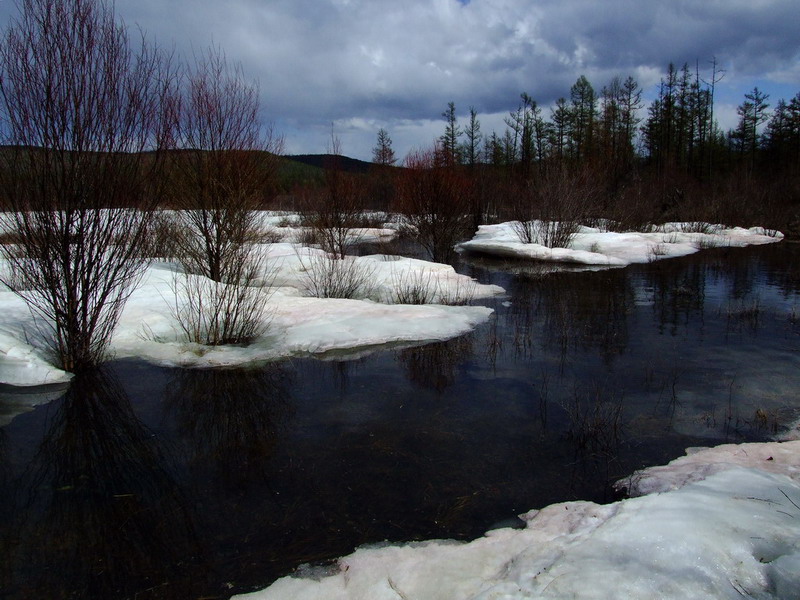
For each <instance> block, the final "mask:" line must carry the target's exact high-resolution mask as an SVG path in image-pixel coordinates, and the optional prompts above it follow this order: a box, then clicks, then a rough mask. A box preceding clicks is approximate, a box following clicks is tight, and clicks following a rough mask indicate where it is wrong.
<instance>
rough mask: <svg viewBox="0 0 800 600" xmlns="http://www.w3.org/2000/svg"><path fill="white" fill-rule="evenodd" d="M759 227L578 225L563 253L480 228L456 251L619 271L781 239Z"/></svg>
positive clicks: (506, 226)
mask: <svg viewBox="0 0 800 600" xmlns="http://www.w3.org/2000/svg"><path fill="white" fill-rule="evenodd" d="M769 233H770V232H768V231H766V230H765V229H764V228H763V227H751V228H750V229H744V228H742V227H733V228H726V227H724V226H723V225H710V224H707V223H700V224H697V223H665V224H664V225H660V226H658V227H656V228H654V230H653V231H651V232H648V233H638V232H626V233H616V232H612V231H604V230H601V229H598V228H594V227H585V226H581V227H580V228H579V229H578V233H576V234H575V235H574V236H573V238H572V241H571V242H570V244H569V247H568V248H547V247H546V246H542V245H539V244H526V243H523V242H520V240H519V237H518V235H517V233H516V231H515V229H514V223H513V222H507V223H500V224H499V225H481V226H480V227H479V228H478V233H476V234H475V237H473V238H472V240H470V241H467V242H463V243H461V244H459V246H458V247H459V249H461V250H466V251H469V252H479V253H482V254H489V255H493V256H500V257H505V258H518V259H526V260H537V261H548V262H561V263H577V264H584V265H598V266H605V267H624V266H627V265H630V264H634V263H647V262H653V261H656V260H662V259H665V258H674V257H678V256H686V255H688V254H693V253H695V252H697V251H698V250H700V249H703V248H714V247H724V246H726V247H742V246H749V245H754V244H770V243H774V242H778V241H780V240H781V239H783V234H782V233H780V232H772V233H774V235H769Z"/></svg>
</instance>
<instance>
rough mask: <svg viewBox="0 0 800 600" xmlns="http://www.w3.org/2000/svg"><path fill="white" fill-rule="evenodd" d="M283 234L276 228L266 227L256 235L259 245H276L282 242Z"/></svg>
mask: <svg viewBox="0 0 800 600" xmlns="http://www.w3.org/2000/svg"><path fill="white" fill-rule="evenodd" d="M283 237H284V236H283V233H281V231H280V230H279V229H278V228H277V227H267V228H266V229H264V230H262V231H261V232H260V233H259V234H258V242H259V243H261V244H278V243H280V242H282V241H283Z"/></svg>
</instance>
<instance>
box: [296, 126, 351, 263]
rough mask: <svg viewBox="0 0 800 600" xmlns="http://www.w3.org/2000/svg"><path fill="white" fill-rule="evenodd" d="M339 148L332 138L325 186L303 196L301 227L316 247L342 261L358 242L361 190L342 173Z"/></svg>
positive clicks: (325, 166) (332, 136)
mask: <svg viewBox="0 0 800 600" xmlns="http://www.w3.org/2000/svg"><path fill="white" fill-rule="evenodd" d="M341 158H342V157H341V144H340V142H339V139H338V138H337V137H336V136H335V135H331V154H330V155H329V156H328V157H327V159H326V162H325V164H324V170H325V173H324V175H325V184H324V185H323V186H322V187H321V188H318V189H312V190H305V191H304V192H303V193H302V196H301V198H302V203H303V205H304V212H303V217H302V224H303V225H304V226H305V227H308V228H309V229H310V230H311V231H312V232H313V235H314V239H315V241H316V243H317V244H318V245H319V246H320V247H321V248H322V249H323V250H324V251H325V252H328V253H329V254H332V255H335V256H336V257H338V258H344V257H345V256H346V255H347V250H348V249H349V248H350V247H352V246H354V245H356V244H358V243H359V242H360V241H361V237H362V236H361V234H360V231H359V230H360V228H361V227H363V223H364V208H365V205H366V203H365V201H366V198H365V195H364V187H363V185H362V184H361V182H359V181H357V180H356V179H355V177H354V176H353V175H350V174H348V173H345V172H344V171H343V170H342V169H341V165H340V162H341Z"/></svg>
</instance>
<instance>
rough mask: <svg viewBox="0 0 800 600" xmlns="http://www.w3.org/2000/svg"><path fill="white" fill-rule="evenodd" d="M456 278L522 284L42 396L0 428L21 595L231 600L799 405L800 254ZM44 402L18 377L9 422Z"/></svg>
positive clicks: (502, 513) (772, 428)
mask: <svg viewBox="0 0 800 600" xmlns="http://www.w3.org/2000/svg"><path fill="white" fill-rule="evenodd" d="M459 268H460V270H461V271H462V272H466V273H469V274H470V275H472V276H474V277H476V278H477V279H478V280H479V281H481V282H483V283H496V284H499V285H501V286H503V287H505V288H506V290H507V291H508V293H507V295H506V296H504V297H499V298H497V299H494V300H492V301H490V302H489V305H490V306H492V307H493V308H494V309H495V311H496V313H495V317H494V318H493V319H492V320H491V321H490V322H489V323H488V324H487V325H484V326H481V327H480V328H479V329H478V330H476V331H475V332H474V333H472V334H470V335H468V336H464V337H461V338H457V339H454V340H451V341H448V342H444V343H434V344H430V345H426V346H420V347H411V348H388V349H384V350H382V351H380V352H377V353H374V354H370V355H367V356H363V357H353V356H350V357H346V356H332V357H329V358H330V360H326V361H320V360H317V359H299V358H298V359H293V360H290V361H285V362H281V363H273V364H267V365H263V366H260V367H258V368H251V369H237V370H219V371H205V370H180V369H167V368H159V367H154V366H152V365H149V364H146V363H143V362H139V361H132V360H125V361H117V362H113V363H109V364H108V365H106V366H105V367H104V368H103V369H102V370H101V371H100V372H98V373H96V374H94V375H92V376H88V377H82V378H78V379H76V380H75V381H74V382H73V384H72V385H71V386H70V387H69V389H68V390H67V392H66V393H64V394H62V393H61V391H59V390H44V391H42V395H41V402H42V404H40V405H39V406H36V407H35V408H34V409H33V410H31V411H29V412H25V413H22V414H18V415H17V416H15V417H14V418H13V420H10V421H8V420H7V421H6V424H5V425H4V426H3V427H2V428H0V482H1V483H2V486H0V490H2V491H0V505H1V506H0V527H2V536H0V540H2V541H0V544H2V546H0V556H2V557H3V560H0V587H1V588H2V589H3V590H4V592H5V593H6V596H5V597H8V598H12V599H24V598H31V597H43V598H91V597H96V598H107V599H117V598H134V597H135V598H137V599H144V598H201V597H202V598H227V597H229V596H230V595H232V594H234V593H237V592H244V591H249V590H252V589H257V588H261V587H264V586H265V585H267V584H269V583H270V582H271V581H272V580H274V579H275V578H276V577H278V576H281V575H283V574H286V573H288V572H291V571H292V570H293V569H295V568H297V567H298V566H299V565H302V564H304V563H310V564H314V565H316V564H324V563H325V561H327V560H329V559H331V558H334V557H336V556H339V555H342V554H345V553H347V552H350V551H351V550H352V549H353V548H354V547H356V546H357V545H360V544H364V543H379V542H382V541H384V540H388V541H407V540H421V539H428V538H443V537H444V538H456V539H469V538H473V537H475V536H479V535H481V534H482V533H483V532H484V531H486V529H487V528H490V527H493V526H495V525H498V524H499V525H509V524H513V523H514V521H513V518H514V516H515V515H516V514H518V513H521V512H523V511H527V510H529V509H531V508H536V507H541V506H544V505H546V504H550V503H553V502H558V501H563V500H573V499H588V500H594V501H609V500H611V499H613V492H612V490H611V487H610V484H611V483H613V482H614V481H615V480H617V479H619V478H622V477H625V476H627V475H629V474H631V473H632V472H633V471H634V470H635V469H637V468H640V467H643V466H647V465H652V464H659V463H663V462H666V461H668V460H670V459H672V458H674V457H676V456H679V455H681V454H683V451H684V448H686V447H688V446H698V445H714V444H719V443H722V442H731V441H734V442H737V441H752V440H762V439H769V438H770V437H771V436H773V435H775V434H776V433H778V434H779V433H781V432H782V431H783V430H785V428H786V427H787V426H788V425H789V424H791V423H792V422H794V421H795V420H797V419H798V417H800V399H798V397H797V390H798V389H800V369H798V365H799V363H800V354H799V353H798V349H799V347H800V308H798V293H800V248H798V246H797V245H794V244H791V243H787V242H782V243H780V244H776V245H770V246H765V247H755V248H747V249H715V250H707V251H704V252H702V253H700V254H698V255H694V256H691V257H686V258H682V259H673V260H667V261H660V262H656V263H652V264H648V265H640V266H631V267H628V268H626V269H615V270H608V271H597V272H593V271H569V270H567V271H563V270H561V271H552V269H550V268H548V267H544V266H530V265H527V266H526V265H522V264H520V263H511V262H507V263H504V262H499V261H496V260H488V259H481V258H478V257H463V261H462V264H461V265H460V267H459ZM46 401H47V402H46ZM25 402H26V400H25V398H24V397H22V396H21V395H20V394H17V393H16V391H15V390H12V389H8V388H3V389H1V390H0V406H2V407H3V410H5V411H7V412H8V414H9V415H10V414H13V413H15V412H17V410H16V409H15V408H14V407H15V406H18V405H20V404H22V405H24V404H25ZM0 415H2V413H1V412H0ZM9 419H10V416H9Z"/></svg>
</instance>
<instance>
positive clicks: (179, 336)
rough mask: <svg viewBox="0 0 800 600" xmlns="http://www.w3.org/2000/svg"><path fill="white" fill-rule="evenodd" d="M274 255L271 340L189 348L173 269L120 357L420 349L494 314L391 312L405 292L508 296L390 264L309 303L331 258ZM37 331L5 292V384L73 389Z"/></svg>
mask: <svg viewBox="0 0 800 600" xmlns="http://www.w3.org/2000/svg"><path fill="white" fill-rule="evenodd" d="M261 249H262V251H263V252H264V253H265V255H266V259H267V261H266V268H265V273H264V275H263V279H264V281H266V282H268V283H271V284H272V287H271V288H270V289H271V290H272V293H273V295H272V296H271V298H270V300H269V302H268V304H267V306H268V310H267V312H266V314H265V321H267V322H268V328H267V330H266V333H265V335H263V336H261V337H260V338H258V339H257V340H255V341H254V342H253V343H252V344H250V345H248V346H246V347H244V346H242V347H240V346H216V347H209V346H202V345H199V344H192V343H188V342H186V340H185V336H184V335H183V333H182V331H181V329H180V327H179V326H178V323H177V322H176V320H175V318H174V316H173V315H174V305H175V303H176V302H177V303H179V304H180V303H182V302H185V301H186V299H185V298H184V297H181V296H180V295H179V296H178V297H177V299H176V296H175V292H174V289H175V278H176V277H178V278H185V277H186V275H184V274H181V273H178V272H177V269H176V267H175V266H174V265H171V264H167V263H155V264H153V265H152V266H150V267H149V268H148V270H147V272H146V273H145V275H144V277H143V279H142V282H141V284H140V285H139V287H138V288H137V289H136V290H135V291H134V292H133V294H132V295H131V297H130V298H129V300H128V303H127V304H126V306H125V310H124V311H123V314H122V317H121V319H120V322H119V325H118V326H117V329H116V330H115V333H114V336H113V338H112V340H111V347H110V350H111V353H112V354H113V355H115V356H117V357H120V358H121V357H139V358H144V359H146V360H150V361H154V362H157V363H159V364H165V365H177V366H196V367H214V366H235V365H244V364H248V363H254V362H258V361H265V360H275V359H279V358H284V357H289V356H297V355H304V354H323V353H329V352H334V351H352V352H363V351H366V350H368V349H370V348H372V349H375V348H379V347H382V346H384V345H387V344H393V345H396V344H406V345H408V344H418V343H423V342H431V341H441V340H446V339H450V338H452V337H456V336H459V335H462V334H465V333H467V332H469V331H471V330H472V329H474V328H475V327H476V326H478V325H479V324H481V323H483V322H485V321H486V320H487V319H488V318H489V315H490V314H491V313H492V310H491V309H490V308H487V307H484V306H446V305H440V304H425V305H403V304H397V303H393V302H396V300H393V297H394V295H395V291H396V289H397V288H398V286H402V285H408V284H410V283H414V282H417V283H420V282H422V283H424V284H425V285H429V286H430V287H431V291H432V295H431V302H439V301H442V300H443V299H447V298H450V299H452V298H454V297H459V295H461V296H464V295H468V296H469V297H471V298H485V297H490V296H493V295H496V294H500V293H502V292H503V289H502V288H500V287H497V286H493V285H481V284H478V283H477V282H475V281H473V280H472V279H471V278H469V277H467V276H465V275H460V274H457V273H456V272H455V271H454V270H453V268H452V267H450V266H449V265H441V264H436V263H430V262H425V261H419V260H412V259H404V258H400V257H387V256H383V255H376V256H366V257H359V258H353V259H348V260H352V261H353V263H354V264H355V265H356V266H358V267H359V268H363V269H365V272H366V273H368V277H367V278H366V280H367V283H368V286H367V287H368V288H369V290H368V291H367V292H365V294H364V295H365V296H366V297H365V298H364V299H360V300H342V299H323V298H311V297H306V296H305V291H304V285H305V282H306V281H307V276H308V271H309V269H310V268H311V265H312V261H313V260H316V259H318V258H319V257H320V256H322V255H323V254H324V253H323V252H322V251H321V250H316V249H311V248H300V247H297V246H295V245H294V244H290V243H276V244H270V245H264V246H262V247H261ZM40 325H41V324H37V322H36V320H35V319H34V317H33V316H32V315H31V313H30V311H28V309H27V307H26V306H25V303H24V302H23V301H22V300H21V299H20V298H18V297H17V296H16V295H14V294H13V293H12V292H10V291H8V290H5V289H0V383H6V384H11V385H17V386H33V385H41V384H46V383H60V382H65V381H68V380H69V378H70V375H69V374H68V373H65V372H63V371H60V370H59V369H57V368H55V367H54V366H53V365H52V364H50V363H49V362H48V359H47V353H46V352H45V351H44V349H43V347H42V345H41V343H40V344H37V342H36V339H35V336H34V337H33V338H32V337H31V332H35V331H37V329H38V328H39V326H40Z"/></svg>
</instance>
